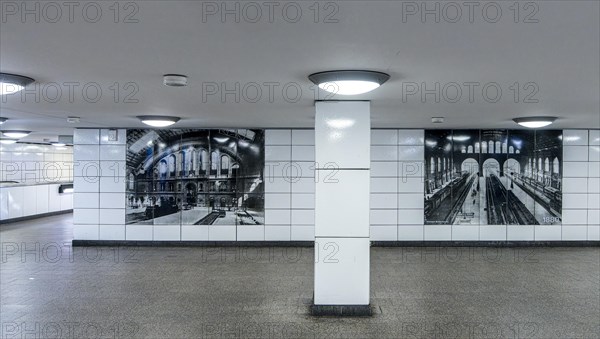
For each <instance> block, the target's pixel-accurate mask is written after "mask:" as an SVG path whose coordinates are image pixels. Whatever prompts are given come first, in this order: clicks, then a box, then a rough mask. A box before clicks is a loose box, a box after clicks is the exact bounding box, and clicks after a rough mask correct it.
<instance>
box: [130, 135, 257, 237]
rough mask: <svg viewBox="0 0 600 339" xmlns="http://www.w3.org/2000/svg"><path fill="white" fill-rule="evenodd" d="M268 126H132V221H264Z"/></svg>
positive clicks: (174, 223)
mask: <svg viewBox="0 0 600 339" xmlns="http://www.w3.org/2000/svg"><path fill="white" fill-rule="evenodd" d="M263 168H264V131H263V130H250V129H210V130H209V129H201V130H196V129H165V130H151V129H132V130H128V131H127V188H126V192H127V193H126V194H127V201H126V204H127V206H126V222H127V224H138V225H177V226H179V225H229V226H233V225H237V226H239V225H263V224H264V184H263Z"/></svg>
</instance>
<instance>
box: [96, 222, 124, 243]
mask: <svg viewBox="0 0 600 339" xmlns="http://www.w3.org/2000/svg"><path fill="white" fill-rule="evenodd" d="M98 228H99V229H100V238H99V240H125V225H100V226H99V227H98Z"/></svg>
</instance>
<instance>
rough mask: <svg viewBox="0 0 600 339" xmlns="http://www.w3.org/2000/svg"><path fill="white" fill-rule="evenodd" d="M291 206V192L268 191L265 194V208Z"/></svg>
mask: <svg viewBox="0 0 600 339" xmlns="http://www.w3.org/2000/svg"><path fill="white" fill-rule="evenodd" d="M290 207H291V195H290V193H266V194H265V209H273V208H285V209H289V208H290Z"/></svg>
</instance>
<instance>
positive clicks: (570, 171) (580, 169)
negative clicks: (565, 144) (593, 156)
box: [563, 162, 588, 178]
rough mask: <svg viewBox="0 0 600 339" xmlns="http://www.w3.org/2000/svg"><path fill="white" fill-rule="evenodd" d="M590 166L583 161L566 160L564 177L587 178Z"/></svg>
mask: <svg viewBox="0 0 600 339" xmlns="http://www.w3.org/2000/svg"><path fill="white" fill-rule="evenodd" d="M587 176H588V166H585V165H584V164H582V163H581V162H564V163H563V178H587Z"/></svg>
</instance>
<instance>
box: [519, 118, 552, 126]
mask: <svg viewBox="0 0 600 339" xmlns="http://www.w3.org/2000/svg"><path fill="white" fill-rule="evenodd" d="M555 120H556V118H555V117H525V118H514V119H513V121H514V122H516V123H517V124H519V125H521V126H523V127H527V128H540V127H546V126H548V125H551V124H552V123H553V122H554V121H555Z"/></svg>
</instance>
